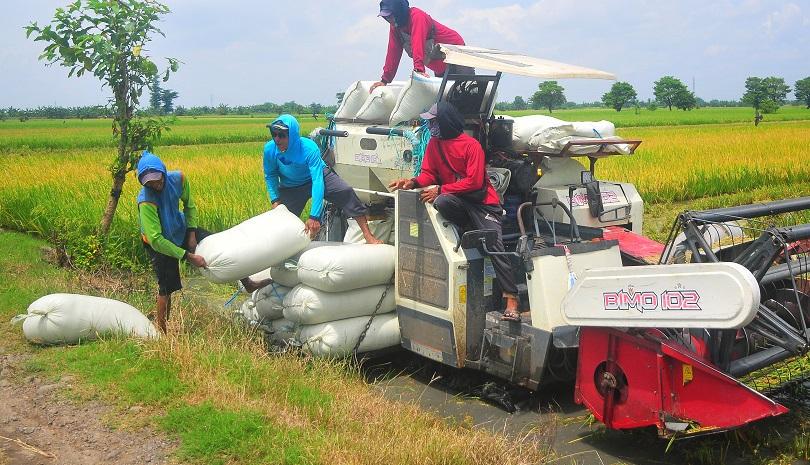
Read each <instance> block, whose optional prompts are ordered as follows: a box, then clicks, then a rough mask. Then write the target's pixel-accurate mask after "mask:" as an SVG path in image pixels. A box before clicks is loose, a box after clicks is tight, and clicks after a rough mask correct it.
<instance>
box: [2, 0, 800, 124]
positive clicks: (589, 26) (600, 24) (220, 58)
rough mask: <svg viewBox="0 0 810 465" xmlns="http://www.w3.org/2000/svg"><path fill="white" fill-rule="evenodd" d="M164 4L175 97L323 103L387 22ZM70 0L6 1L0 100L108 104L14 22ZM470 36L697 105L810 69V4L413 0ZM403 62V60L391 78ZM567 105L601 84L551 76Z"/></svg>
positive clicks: (313, 9)
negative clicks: (679, 84) (682, 92)
mask: <svg viewBox="0 0 810 465" xmlns="http://www.w3.org/2000/svg"><path fill="white" fill-rule="evenodd" d="M163 1H164V3H165V4H166V5H168V6H169V8H170V9H171V10H172V11H171V13H169V14H168V15H166V16H165V17H164V18H163V20H162V21H161V23H160V25H159V27H160V29H162V31H163V32H164V33H165V35H166V37H165V38H164V37H160V36H158V37H156V38H155V39H154V40H153V41H152V42H151V43H150V44H148V46H147V47H146V51H145V53H148V55H149V56H150V57H152V58H153V59H155V61H156V62H157V63H159V65H160V66H161V67H163V66H164V65H165V61H164V60H163V58H164V57H173V58H177V59H179V60H180V61H181V62H182V65H181V69H180V71H179V72H178V73H177V74H175V75H173V76H172V78H171V79H170V81H169V82H168V83H166V84H165V86H164V87H168V88H171V89H174V90H176V91H177V92H178V93H179V98H178V100H177V101H176V104H178V105H183V106H187V107H188V106H199V105H211V104H213V105H218V104H221V103H224V104H227V105H231V106H233V105H250V104H258V103H263V102H277V103H281V102H285V101H290V100H295V101H297V102H298V103H303V104H309V103H313V102H317V103H324V104H332V103H334V102H335V93H337V92H342V91H343V90H345V89H346V88H347V87H348V86H349V84H350V83H352V82H353V81H357V80H378V79H379V76H380V74H381V69H382V64H383V61H384V59H385V50H386V44H387V40H388V30H387V28H388V26H387V24H386V23H385V22H384V21H383V20H382V19H381V18H378V17H376V15H377V12H378V9H379V8H378V2H377V1H373V0H342V1H335V0H330V1H327V0H297V1H295V2H292V1H283V2H282V1H279V0H264V1H259V0H230V1H227V2H223V1H222V0H216V1H214V0H163ZM67 3H69V2H68V0H27V1H23V0H5V1H4V4H5V7H4V8H3V14H2V15H0V89H2V92H0V107H9V106H13V107H17V108H33V107H37V106H40V105H59V106H79V105H95V104H104V103H106V101H107V98H108V96H109V94H110V92H109V89H102V88H101V85H100V83H99V81H97V80H95V78H94V77H92V76H88V75H86V76H84V77H81V78H68V77H67V69H66V68H60V67H58V66H51V67H46V66H44V63H43V62H41V61H38V59H37V57H38V56H39V54H40V53H41V51H42V48H43V43H41V42H34V41H32V40H28V39H26V38H25V33H24V31H23V27H24V26H25V25H26V24H28V23H30V22H32V21H37V22H38V23H39V24H40V25H43V24H45V23H47V22H49V21H50V18H52V17H53V13H54V11H55V9H56V8H57V7H60V6H64V5H66V4H67ZM411 6H415V7H419V8H422V9H424V10H425V11H427V12H428V14H430V15H431V16H432V17H433V18H434V19H435V20H437V21H439V22H440V23H442V24H445V25H447V26H449V27H451V28H453V29H455V30H457V31H458V32H459V33H460V34H461V35H462V37H464V39H465V41H466V42H467V44H468V45H475V46H480V47H487V48H495V49H501V50H508V51H512V52H521V53H525V54H527V55H531V56H535V57H538V58H545V59H549V60H555V61H561V62H564V63H570V64H575V65H580V66H586V67H590V68H596V69H600V70H604V71H609V72H612V73H614V74H616V75H617V76H618V79H619V80H620V81H626V82H629V83H631V84H632V85H633V86H634V87H635V88H636V91H637V92H638V96H639V98H641V99H643V100H646V99H647V98H651V97H652V86H653V82H654V81H655V80H657V79H658V78H660V77H661V76H665V75H673V76H676V77H678V78H679V79H681V80H682V81H683V82H684V83H685V84H687V85H688V86H689V87H690V88H692V86H693V82H694V90H695V93H696V95H697V96H698V97H701V98H703V99H705V100H711V99H721V100H733V99H739V98H740V96H741V95H742V94H743V92H744V83H745V79H746V77H748V76H760V77H766V76H779V77H784V78H785V80H786V82H787V83H788V85H790V86H791V87H792V86H793V84H794V83H795V82H796V81H797V80H799V79H802V78H805V77H808V76H810V0H792V1H780V0H683V1H677V0H673V1H653V0H621V1H618V0H616V1H613V0H578V1H572V0H541V1H531V0H523V1H517V0H506V1H499V0H430V1H429V0H412V1H411ZM412 68H413V66H412V62H410V60H409V59H408V57H407V56H403V60H402V62H401V64H400V68H399V74H398V76H397V79H407V76H408V74H409V73H410V70H411V69H412ZM559 82H560V84H561V85H562V86H563V87H564V88H565V94H566V97H567V98H568V100H570V101H575V102H583V101H596V100H599V99H601V96H602V94H604V93H605V92H607V91H608V90H609V89H610V86H611V82H610V81H597V80H561V81H559ZM538 84H539V80H537V79H533V78H525V77H519V76H505V77H504V79H503V80H502V81H501V87H500V89H499V97H498V100H499V101H511V100H512V99H513V98H514V97H515V96H516V95H521V96H523V97H524V98H528V97H529V96H530V95H531V94H532V93H533V92H534V91H535V90H537V85H538Z"/></svg>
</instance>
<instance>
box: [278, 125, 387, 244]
mask: <svg viewBox="0 0 810 465" xmlns="http://www.w3.org/2000/svg"><path fill="white" fill-rule="evenodd" d="M268 127H269V128H270V134H271V135H272V140H270V141H268V142H267V144H266V145H265V146H264V180H265V183H266V184H267V194H268V195H269V196H270V203H272V204H273V208H275V207H277V206H278V205H280V204H284V205H285V206H286V207H287V210H289V211H290V212H292V213H293V214H294V215H296V216H300V215H301V211H302V210H303V209H304V206H306V203H307V200H309V199H310V197H311V198H312V206H311V207H310V211H309V219H308V220H307V221H306V231H307V233H309V236H310V237H311V238H312V239H314V238H315V236H317V234H318V231H320V229H321V214H322V213H323V200H324V199H326V200H328V201H330V202H332V203H334V204H335V205H337V206H339V207H340V208H341V209H343V212H344V213H345V214H346V217H347V218H354V220H355V221H357V225H358V226H359V227H360V231H362V232H363V238H365V240H366V243H367V244H382V241H381V240H379V239H377V238H376V237H374V235H373V234H372V233H371V230H370V229H369V227H368V218H367V215H368V208H366V206H365V205H363V203H362V202H360V199H359V198H358V197H357V194H356V193H355V192H354V189H352V188H351V186H349V185H348V184H346V182H345V181H344V180H343V179H341V178H340V176H338V175H337V173H335V171H334V170H333V169H332V168H329V167H328V166H326V163H324V161H323V159H322V158H321V150H320V149H319V148H318V145H317V144H316V143H315V142H313V141H312V140H311V139H309V138H307V137H301V134H300V128H299V125H298V120H296V119H295V117H293V116H292V115H281V116H279V117H278V119H276V120H275V121H273V122H272V123H270V124H269V125H268Z"/></svg>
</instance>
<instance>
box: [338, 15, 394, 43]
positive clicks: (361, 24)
mask: <svg viewBox="0 0 810 465" xmlns="http://www.w3.org/2000/svg"><path fill="white" fill-rule="evenodd" d="M382 36H385V37H387V36H388V26H387V25H386V24H385V23H383V21H382V20H381V19H380V18H377V17H376V16H364V17H363V18H362V19H360V21H357V22H356V23H354V24H352V25H351V26H349V27H348V28H347V29H346V31H345V32H344V33H343V35H342V36H341V41H342V42H343V43H345V44H346V45H357V44H363V43H368V42H372V41H378V40H380V37H382Z"/></svg>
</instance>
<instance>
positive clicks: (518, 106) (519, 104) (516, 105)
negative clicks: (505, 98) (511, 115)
mask: <svg viewBox="0 0 810 465" xmlns="http://www.w3.org/2000/svg"><path fill="white" fill-rule="evenodd" d="M528 108H529V104H528V103H526V101H525V100H523V97H521V96H520V95H518V96H516V97H515V100H513V101H512V109H513V110H526V109H528Z"/></svg>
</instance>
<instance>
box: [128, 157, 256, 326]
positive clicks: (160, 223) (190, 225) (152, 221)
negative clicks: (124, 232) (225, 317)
mask: <svg viewBox="0 0 810 465" xmlns="http://www.w3.org/2000/svg"><path fill="white" fill-rule="evenodd" d="M137 175H138V182H140V184H141V185H142V186H143V187H142V188H141V191H140V192H139V193H138V199H137V202H138V222H139V223H140V228H141V240H142V241H143V246H144V249H146V253H147V255H148V256H149V259H150V261H151V262H152V268H153V269H154V271H155V275H156V276H157V281H158V296H157V309H156V311H155V323H156V324H157V326H158V329H160V330H161V331H162V332H163V333H165V332H166V322H167V321H168V319H169V312H170V310H171V306H172V300H171V296H172V293H173V292H175V291H179V290H180V289H182V288H183V285H182V283H181V282H180V260H184V259H185V260H186V261H187V262H189V263H191V264H192V265H194V266H196V267H198V268H205V266H206V263H205V258H203V257H202V256H201V255H197V254H195V253H194V252H195V251H196V249H197V244H198V243H199V242H201V241H202V240H203V239H205V238H206V237H208V236H209V235H210V234H211V233H209V232H208V231H206V230H205V229H202V228H200V227H199V226H198V224H197V206H196V205H195V203H194V199H193V197H192V196H191V189H190V187H189V182H188V179H187V178H186V177H185V176H184V175H183V173H182V172H181V171H168V170H167V169H166V165H164V164H163V162H162V161H161V160H160V158H158V157H157V156H155V155H154V154H152V153H149V152H148V151H144V152H143V154H142V155H141V158H140V160H138V171H137ZM181 203H182V204H183V211H180V209H179V208H178V207H179V206H180V204H181ZM270 283H271V281H270V280H264V281H262V282H259V283H256V282H254V281H252V280H251V279H250V278H245V279H243V280H242V284H243V285H244V286H245V290H247V291H249V292H252V291H254V290H256V289H259V288H261V287H263V286H266V285H268V284H270Z"/></svg>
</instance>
